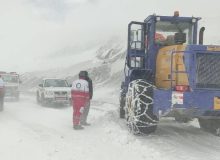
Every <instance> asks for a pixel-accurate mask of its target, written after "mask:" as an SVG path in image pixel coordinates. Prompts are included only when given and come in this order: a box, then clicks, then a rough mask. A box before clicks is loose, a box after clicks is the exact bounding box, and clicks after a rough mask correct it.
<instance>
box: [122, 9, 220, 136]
mask: <svg viewBox="0 0 220 160" xmlns="http://www.w3.org/2000/svg"><path fill="white" fill-rule="evenodd" d="M200 19H201V18H199V17H180V16H179V12H175V13H174V16H159V15H155V14H154V15H150V16H148V17H147V18H146V19H145V20H144V22H136V21H132V22H130V23H129V25H128V44H127V45H128V47H127V56H126V61H125V68H124V74H125V79H124V81H123V82H122V84H121V95H120V117H121V118H126V121H127V125H128V126H129V128H130V129H131V131H132V132H133V133H135V134H138V133H143V134H149V133H152V132H154V131H155V130H156V128H157V124H158V122H159V118H160V117H162V116H166V117H175V119H176V120H177V121H180V122H188V121H189V120H191V119H193V118H198V121H199V124H200V127H201V128H202V129H204V130H207V131H209V132H212V133H215V134H219V132H220V129H219V128H220V46H217V45H203V33H204V30H205V28H204V27H201V28H200V30H199V33H198V21H199V20H200Z"/></svg>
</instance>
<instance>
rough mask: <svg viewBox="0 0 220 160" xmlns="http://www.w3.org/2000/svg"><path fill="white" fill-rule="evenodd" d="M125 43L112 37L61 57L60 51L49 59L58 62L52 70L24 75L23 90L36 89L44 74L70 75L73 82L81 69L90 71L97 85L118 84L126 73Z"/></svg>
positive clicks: (47, 75)
mask: <svg viewBox="0 0 220 160" xmlns="http://www.w3.org/2000/svg"><path fill="white" fill-rule="evenodd" d="M124 44H125V43H123V42H122V41H120V40H110V41H107V42H106V43H105V44H104V45H101V46H99V47H97V46H95V47H93V48H91V49H89V50H87V51H83V52H82V53H79V54H76V55H75V54H72V55H70V54H65V55H64V56H63V57H62V56H60V55H58V56H57V53H56V54H55V56H54V57H53V56H51V59H50V60H47V63H48V65H49V64H50V65H51V64H54V66H53V67H52V69H49V70H42V71H35V72H30V73H25V74H23V75H22V81H23V85H22V90H23V91H24V90H30V89H33V88H35V87H36V86H37V85H38V84H39V82H40V80H41V79H42V78H44V77H57V78H66V79H67V80H68V81H69V82H70V83H71V82H72V81H73V79H75V78H76V77H77V75H78V73H79V71H80V70H88V72H89V74H90V76H91V78H92V80H93V82H94V85H99V84H103V83H105V85H108V84H110V83H111V84H113V83H114V84H115V85H118V84H120V81H121V77H122V76H123V72H122V70H123V67H124V60H125V47H124ZM42 63H44V62H42ZM113 77H114V78H113ZM118 86H119V85H118Z"/></svg>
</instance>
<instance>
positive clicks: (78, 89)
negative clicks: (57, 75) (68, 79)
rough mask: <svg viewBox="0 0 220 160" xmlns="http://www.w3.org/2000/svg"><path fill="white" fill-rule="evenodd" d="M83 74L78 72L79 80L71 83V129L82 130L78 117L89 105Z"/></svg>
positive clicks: (87, 84)
mask: <svg viewBox="0 0 220 160" xmlns="http://www.w3.org/2000/svg"><path fill="white" fill-rule="evenodd" d="M85 78H86V75H85V72H82V71H80V73H79V79H78V80H75V81H73V83H72V89H71V97H72V104H73V128H74V129H75V130H79V129H83V127H82V126H81V124H80V117H81V115H82V113H83V111H84V109H85V106H87V105H88V103H89V83H88V82H87V81H86V80H85Z"/></svg>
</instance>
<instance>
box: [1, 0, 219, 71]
mask: <svg viewBox="0 0 220 160" xmlns="http://www.w3.org/2000/svg"><path fill="white" fill-rule="evenodd" d="M219 3H220V2H219V1H217V0H210V1H207V0H205V1H202V2H201V1H199V0H194V1H193V2H192V1H190V0H185V1H177V0H169V1H164V0H0V29H1V30H0V59H1V62H0V70H6V71H17V72H27V71H33V70H39V69H43V68H44V66H43V65H41V61H42V60H45V59H46V58H48V57H50V55H53V53H55V52H57V51H60V50H62V49H63V48H66V47H72V48H74V47H76V48H84V49H85V48H86V47H91V46H93V45H99V44H101V43H102V42H103V41H106V40H108V39H110V38H111V37H113V36H118V37H121V38H124V39H125V38H126V31H127V24H128V23H129V21H132V20H137V21H143V20H144V19H145V18H146V17H147V16H148V15H150V14H153V13H156V14H158V15H172V14H173V11H175V10H179V11H180V15H184V16H196V17H203V19H202V20H201V25H200V26H206V31H205V43H206V44H218V43H220V36H219V37H218V34H217V33H218V32H219V31H218V28H219V27H220V22H219V21H218V19H219V18H220V12H219ZM77 53H79V52H73V53H72V54H77ZM60 63H65V62H63V61H62V62H60Z"/></svg>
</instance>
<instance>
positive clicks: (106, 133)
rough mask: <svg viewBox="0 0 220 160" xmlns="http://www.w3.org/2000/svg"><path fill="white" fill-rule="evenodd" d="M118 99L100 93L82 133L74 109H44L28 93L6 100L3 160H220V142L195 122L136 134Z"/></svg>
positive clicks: (166, 123) (1, 118)
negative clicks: (120, 110)
mask: <svg viewBox="0 0 220 160" xmlns="http://www.w3.org/2000/svg"><path fill="white" fill-rule="evenodd" d="M104 91H106V92H104ZM104 93H105V94H104ZM117 98H118V96H117V90H115V89H114V88H104V87H101V88H96V91H95V95H94V100H93V101H92V105H91V110H90V113H89V117H88V121H89V122H90V123H91V126H88V127H86V128H85V129H84V130H80V131H75V130H73V128H72V108H71V107H70V106H50V107H42V106H40V105H38V104H37V103H36V101H35V96H33V95H26V94H22V95H21V100H20V101H19V102H13V101H12V102H11V101H9V100H7V101H6V103H5V110H4V112H2V113H0V128H1V131H0V142H1V145H0V159H2V160H30V159H31V160H61V159H62V160H76V159H77V160H97V159H101V160H112V159H116V160H117V159H120V160H132V159H138V160H146V159H153V160H176V159H178V160H185V159H187V160H207V159H209V160H218V159H219V156H220V152H219V151H220V138H219V137H216V136H214V135H212V134H209V133H206V132H204V131H202V130H200V128H199V127H198V122H197V121H196V120H195V121H193V122H191V123H188V124H180V123H177V122H175V121H174V120H173V119H171V118H166V119H163V120H162V121H161V122H160V124H159V126H158V129H157V131H156V132H155V133H154V134H151V135H149V136H135V135H132V134H131V133H129V131H128V129H127V127H126V124H125V121H124V120H122V119H119V116H118V99H117Z"/></svg>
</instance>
